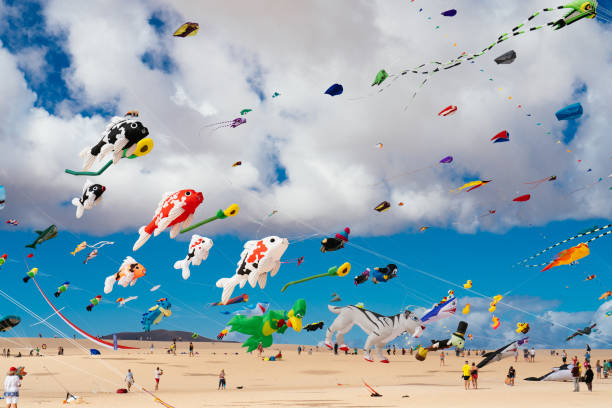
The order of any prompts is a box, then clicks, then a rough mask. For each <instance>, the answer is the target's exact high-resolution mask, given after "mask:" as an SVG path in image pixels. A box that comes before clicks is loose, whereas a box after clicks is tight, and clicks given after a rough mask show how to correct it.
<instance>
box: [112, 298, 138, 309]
mask: <svg viewBox="0 0 612 408" xmlns="http://www.w3.org/2000/svg"><path fill="white" fill-rule="evenodd" d="M136 299H138V296H130V297H127V298H125V299H124V298H122V297H120V298H117V300H115V303H119V307H121V306H125V304H126V303H127V302H131V301H132V300H136Z"/></svg>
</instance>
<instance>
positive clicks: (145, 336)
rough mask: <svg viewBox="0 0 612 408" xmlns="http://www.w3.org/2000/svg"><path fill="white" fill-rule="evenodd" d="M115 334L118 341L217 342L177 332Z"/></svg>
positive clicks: (155, 331)
mask: <svg viewBox="0 0 612 408" xmlns="http://www.w3.org/2000/svg"><path fill="white" fill-rule="evenodd" d="M115 334H116V335H117V339H118V340H147V341H172V340H174V339H176V341H193V342H202V343H209V342H213V341H218V340H213V339H209V338H208V337H203V336H198V338H197V339H193V338H192V337H191V334H192V333H190V332H186V331H178V330H151V331H150V332H121V333H115ZM102 339H104V340H112V339H113V335H112V334H108V335H106V336H102ZM226 343H231V342H226Z"/></svg>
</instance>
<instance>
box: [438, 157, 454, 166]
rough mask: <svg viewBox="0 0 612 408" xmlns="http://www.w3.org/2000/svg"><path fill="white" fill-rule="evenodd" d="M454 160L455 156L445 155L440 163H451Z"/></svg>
mask: <svg viewBox="0 0 612 408" xmlns="http://www.w3.org/2000/svg"><path fill="white" fill-rule="evenodd" d="M452 162H453V156H446V157H443V158H442V160H440V163H442V164H449V163H452Z"/></svg>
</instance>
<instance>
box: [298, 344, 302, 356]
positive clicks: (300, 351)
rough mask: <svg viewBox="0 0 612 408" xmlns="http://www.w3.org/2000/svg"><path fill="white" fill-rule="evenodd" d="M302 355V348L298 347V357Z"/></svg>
mask: <svg viewBox="0 0 612 408" xmlns="http://www.w3.org/2000/svg"><path fill="white" fill-rule="evenodd" d="M300 354H302V346H298V356H299V355H300Z"/></svg>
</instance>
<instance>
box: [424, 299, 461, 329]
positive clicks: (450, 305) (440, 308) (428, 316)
mask: <svg viewBox="0 0 612 408" xmlns="http://www.w3.org/2000/svg"><path fill="white" fill-rule="evenodd" d="M456 312H457V298H456V297H454V296H452V295H451V296H449V297H445V298H444V299H442V301H441V302H440V303H436V304H435V305H433V307H432V308H431V309H429V310H427V311H426V312H425V314H424V315H423V317H421V321H422V322H423V324H429V323H432V322H435V321H437V320H440V319H445V318H447V317H451V316H453V315H454V314H455V313H456Z"/></svg>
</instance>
